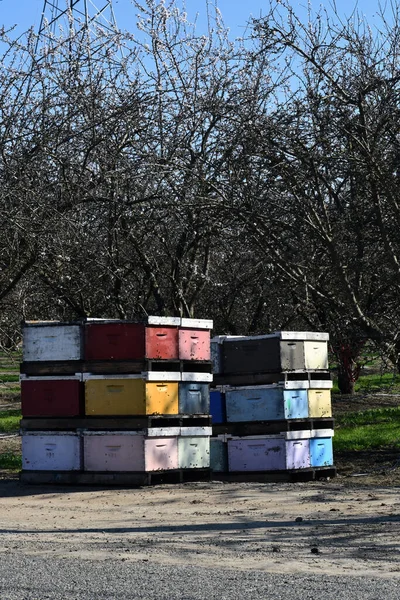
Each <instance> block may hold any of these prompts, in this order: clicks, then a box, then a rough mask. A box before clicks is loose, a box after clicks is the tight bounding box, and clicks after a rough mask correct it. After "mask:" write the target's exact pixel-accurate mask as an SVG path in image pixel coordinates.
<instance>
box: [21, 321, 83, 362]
mask: <svg viewBox="0 0 400 600" xmlns="http://www.w3.org/2000/svg"><path fill="white" fill-rule="evenodd" d="M81 357H82V332H81V327H80V326H79V325H62V324H57V325H56V324H50V323H43V324H40V323H38V324H30V325H24V327H23V360H24V361H56V360H57V361H58V360H80V359H81Z"/></svg>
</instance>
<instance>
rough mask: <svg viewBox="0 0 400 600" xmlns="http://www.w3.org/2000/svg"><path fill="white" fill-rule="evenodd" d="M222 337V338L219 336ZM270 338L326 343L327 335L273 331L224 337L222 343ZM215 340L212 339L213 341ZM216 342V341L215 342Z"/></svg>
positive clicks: (317, 332)
mask: <svg viewBox="0 0 400 600" xmlns="http://www.w3.org/2000/svg"><path fill="white" fill-rule="evenodd" d="M219 337H224V336H219ZM270 338H277V339H279V340H284V341H292V340H293V341H306V342H308V341H313V342H326V341H328V340H329V333H322V332H319V331H275V332H274V333H268V334H266V335H250V336H226V337H225V338H224V339H223V340H222V342H220V343H225V342H237V341H239V340H240V341H241V340H265V339H270ZM214 339H215V338H213V340H214ZM216 341H218V340H216Z"/></svg>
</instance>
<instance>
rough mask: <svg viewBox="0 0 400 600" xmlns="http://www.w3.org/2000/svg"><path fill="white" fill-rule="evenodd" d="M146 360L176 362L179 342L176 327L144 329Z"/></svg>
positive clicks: (150, 327)
mask: <svg viewBox="0 0 400 600" xmlns="http://www.w3.org/2000/svg"><path fill="white" fill-rule="evenodd" d="M145 353H146V358H149V359H159V360H177V359H178V358H179V340H178V328H177V327H156V326H149V327H146V351H145Z"/></svg>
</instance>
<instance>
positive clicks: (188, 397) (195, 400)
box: [179, 381, 210, 415]
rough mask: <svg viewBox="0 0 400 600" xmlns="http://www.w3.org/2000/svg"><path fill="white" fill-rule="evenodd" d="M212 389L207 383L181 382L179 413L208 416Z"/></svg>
mask: <svg viewBox="0 0 400 600" xmlns="http://www.w3.org/2000/svg"><path fill="white" fill-rule="evenodd" d="M209 410H210V388H209V385H208V384H207V383H198V382H189V381H187V382H185V381H182V382H179V413H180V414H184V415H195V414H200V415H204V414H208V413H209Z"/></svg>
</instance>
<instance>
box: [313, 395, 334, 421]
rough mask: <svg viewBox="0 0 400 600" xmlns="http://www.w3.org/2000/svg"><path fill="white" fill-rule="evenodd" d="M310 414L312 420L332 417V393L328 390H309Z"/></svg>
mask: <svg viewBox="0 0 400 600" xmlns="http://www.w3.org/2000/svg"><path fill="white" fill-rule="evenodd" d="M308 412H309V416H310V418H311V419H313V418H314V419H315V418H325V417H331V416H332V405H331V391H330V390H328V389H325V390H317V389H309V390H308Z"/></svg>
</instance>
